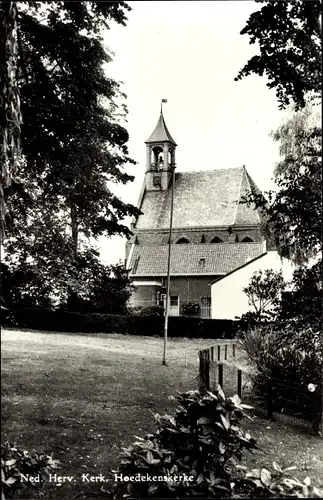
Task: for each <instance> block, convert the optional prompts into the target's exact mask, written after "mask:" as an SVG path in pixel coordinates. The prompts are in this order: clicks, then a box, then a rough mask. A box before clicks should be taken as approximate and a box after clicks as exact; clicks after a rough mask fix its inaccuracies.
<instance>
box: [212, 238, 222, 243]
mask: <svg viewBox="0 0 323 500" xmlns="http://www.w3.org/2000/svg"><path fill="white" fill-rule="evenodd" d="M211 243H223V241H222V240H221V238H218V237H217V236H216V237H215V238H213V240H211Z"/></svg>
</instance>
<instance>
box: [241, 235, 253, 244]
mask: <svg viewBox="0 0 323 500" xmlns="http://www.w3.org/2000/svg"><path fill="white" fill-rule="evenodd" d="M252 242H253V240H252V239H251V238H249V237H248V236H247V237H246V238H243V240H241V243H252Z"/></svg>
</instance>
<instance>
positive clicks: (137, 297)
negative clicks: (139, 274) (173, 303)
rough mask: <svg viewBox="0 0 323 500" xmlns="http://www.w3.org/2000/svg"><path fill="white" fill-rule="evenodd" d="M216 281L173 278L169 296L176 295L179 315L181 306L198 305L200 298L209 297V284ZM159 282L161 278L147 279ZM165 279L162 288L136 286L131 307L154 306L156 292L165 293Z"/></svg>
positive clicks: (196, 278)
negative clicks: (191, 303)
mask: <svg viewBox="0 0 323 500" xmlns="http://www.w3.org/2000/svg"><path fill="white" fill-rule="evenodd" d="M215 279H216V276H214V275H213V276H173V277H171V282H170V295H171V296H172V295H178V296H179V303H180V313H181V310H182V305H183V304H187V303H188V302H194V303H198V304H200V306H201V307H202V305H203V304H202V302H201V298H202V297H211V286H210V283H211V282H212V281H214V280H215ZM154 280H156V281H157V280H158V281H161V277H160V276H159V277H153V276H152V277H149V278H147V281H154ZM136 281H141V282H145V279H144V278H141V279H139V278H136ZM166 284H167V279H166V278H163V288H162V287H157V286H156V285H145V286H137V290H136V291H135V292H133V294H132V297H131V305H132V306H133V307H138V306H141V307H148V306H151V305H155V304H156V301H157V291H159V292H161V293H166Z"/></svg>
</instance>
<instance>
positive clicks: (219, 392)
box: [218, 384, 225, 401]
mask: <svg viewBox="0 0 323 500" xmlns="http://www.w3.org/2000/svg"><path fill="white" fill-rule="evenodd" d="M218 396H220V398H221V399H222V401H225V395H224V392H223V391H222V388H221V386H220V385H219V384H218Z"/></svg>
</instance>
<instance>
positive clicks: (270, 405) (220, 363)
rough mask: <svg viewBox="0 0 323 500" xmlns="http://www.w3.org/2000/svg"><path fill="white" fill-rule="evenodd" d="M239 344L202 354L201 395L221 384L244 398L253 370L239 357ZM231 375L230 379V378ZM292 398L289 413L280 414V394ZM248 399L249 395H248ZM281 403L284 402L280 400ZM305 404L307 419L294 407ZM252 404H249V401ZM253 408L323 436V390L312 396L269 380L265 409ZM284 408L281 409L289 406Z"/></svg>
mask: <svg viewBox="0 0 323 500" xmlns="http://www.w3.org/2000/svg"><path fill="white" fill-rule="evenodd" d="M236 351H237V346H236V343H223V344H217V345H214V346H211V347H209V348H207V349H202V350H200V351H199V358H200V365H199V390H200V392H202V393H205V392H206V391H211V392H212V391H216V390H217V387H218V384H219V385H220V386H221V387H222V389H223V391H224V392H225V393H227V394H229V395H231V394H238V396H239V397H240V398H242V397H244V396H245V394H244V390H243V389H244V387H246V386H247V385H248V382H250V376H251V374H252V370H251V368H250V367H248V366H247V364H246V363H244V362H243V360H242V362H241V358H238V359H237V357H236ZM228 375H229V376H228ZM282 390H283V392H285V394H286V392H287V393H288V394H289V399H288V400H286V403H288V404H289V413H288V412H287V413H284V408H283V407H282V409H281V410H280V411H275V409H276V410H277V401H278V400H279V398H277V392H279V391H282ZM246 396H247V399H249V397H248V394H246ZM280 399H281V400H282V398H280ZM300 399H301V400H302V402H303V403H304V405H307V408H308V412H309V414H308V418H307V419H306V420H305V419H304V417H302V416H298V415H297V411H295V412H294V413H293V411H292V409H293V404H294V403H296V404H297V403H298V402H299V400H300ZM248 402H249V401H248ZM251 404H252V405H253V406H254V407H255V410H256V412H257V413H259V414H261V415H264V416H266V417H267V418H269V419H275V420H278V421H281V422H283V423H287V424H292V425H297V426H301V427H306V428H309V427H312V428H313V429H314V431H315V432H321V434H323V418H322V413H323V411H322V390H321V389H319V388H317V390H316V391H314V392H312V393H310V392H308V391H307V390H304V387H300V386H298V385H297V384H293V383H282V382H281V381H276V380H270V381H269V382H268V386H267V390H266V401H265V405H264V407H259V406H258V405H257V404H256V405H255V404H254V402H253V401H251ZM288 404H287V405H285V404H284V405H282V406H288Z"/></svg>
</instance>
